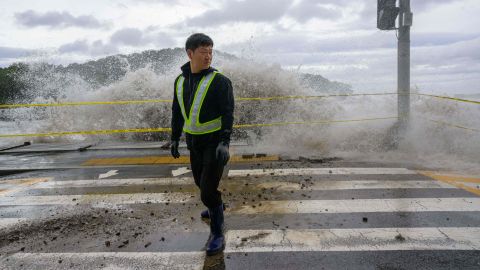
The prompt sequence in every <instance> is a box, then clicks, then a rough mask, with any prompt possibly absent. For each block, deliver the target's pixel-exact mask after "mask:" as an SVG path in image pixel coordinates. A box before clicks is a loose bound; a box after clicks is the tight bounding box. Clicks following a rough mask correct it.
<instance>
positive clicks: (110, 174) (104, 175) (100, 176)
mask: <svg viewBox="0 0 480 270" xmlns="http://www.w3.org/2000/svg"><path fill="white" fill-rule="evenodd" d="M117 174H118V170H110V171H108V172H106V173H102V174H100V175H99V176H98V179H102V178H107V177H110V176H114V175H117Z"/></svg>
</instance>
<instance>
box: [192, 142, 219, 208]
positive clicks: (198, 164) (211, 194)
mask: <svg viewBox="0 0 480 270" xmlns="http://www.w3.org/2000/svg"><path fill="white" fill-rule="evenodd" d="M216 148H217V145H216V144H207V145H204V146H202V147H191V148H190V164H191V165H192V173H193V178H194V179H195V184H196V185H197V186H198V187H199V188H200V197H201V199H202V202H203V204H204V205H205V206H206V207H208V208H214V207H218V206H220V205H222V193H221V192H220V191H219V190H218V185H219V184H220V179H221V178H222V174H223V167H224V165H223V164H220V163H219V162H218V161H217V159H216V157H215V151H216Z"/></svg>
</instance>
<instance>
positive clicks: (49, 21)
mask: <svg viewBox="0 0 480 270" xmlns="http://www.w3.org/2000/svg"><path fill="white" fill-rule="evenodd" d="M411 2H412V11H413V13H414V20H413V27H412V70H411V72H412V80H411V81H412V87H418V88H419V89H420V91H423V92H429V93H439V94H444V93H446V94H458V93H480V30H479V27H478V26H479V25H480V15H479V14H480V1H478V0H411ZM376 5H377V1H376V0H243V1H240V0H217V1H211V0H208V1H206V0H195V1H192V0H119V1H114V0H102V1H99V0H82V1H78V0H42V1H35V0H30V1H27V0H1V2H0V16H1V18H2V23H1V24H0V66H7V65H9V64H11V63H13V62H18V61H39V60H43V61H48V62H51V63H62V64H65V63H70V62H83V61H86V60H88V59H96V58H99V57H103V56H105V55H112V54H116V53H131V52H139V51H143V50H145V49H162V48H169V47H183V46H184V42H185V39H186V37H187V36H188V35H189V34H191V33H194V32H204V33H206V34H208V35H210V36H211V37H212V38H213V39H214V42H215V49H219V50H222V51H225V52H228V53H232V54H235V55H237V56H241V57H245V58H252V59H257V60H260V61H264V62H268V63H278V64H280V65H282V66H283V67H285V68H288V69H292V70H300V71H301V72H309V73H316V74H321V75H323V76H325V77H326V78H328V79H331V80H337V81H342V82H346V83H349V84H351V85H353V87H354V89H355V90H356V91H359V92H383V91H392V90H395V89H396V72H397V71H396V59H397V58H396V57H397V54H396V36H395V31H380V30H377V29H376Z"/></svg>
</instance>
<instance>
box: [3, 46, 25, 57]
mask: <svg viewBox="0 0 480 270" xmlns="http://www.w3.org/2000/svg"><path fill="white" fill-rule="evenodd" d="M31 53H32V51H31V50H27V49H22V48H12V47H0V59H12V58H20V57H25V56H28V55H30V54H31Z"/></svg>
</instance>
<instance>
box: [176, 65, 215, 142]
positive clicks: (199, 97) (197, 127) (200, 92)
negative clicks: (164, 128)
mask: <svg viewBox="0 0 480 270" xmlns="http://www.w3.org/2000/svg"><path fill="white" fill-rule="evenodd" d="M217 73H218V72H216V71H214V72H210V73H208V74H207V75H205V76H203V78H202V79H201V80H200V83H199V84H198V88H197V92H196V93H195V97H194V98H193V103H192V106H191V107H190V113H189V114H188V117H187V114H186V113H185V104H184V102H183V82H184V81H185V78H184V77H183V76H182V75H180V77H179V78H178V81H177V87H176V88H177V89H176V90H177V91H176V93H177V100H178V103H179V105H180V109H181V110H182V115H183V119H185V125H184V126H183V131H185V132H186V133H189V134H195V135H199V134H207V133H212V132H215V131H217V130H220V129H221V128H222V117H221V116H220V117H218V118H216V119H213V120H212V121H208V122H206V123H200V110H201V109H202V105H203V100H204V99H205V96H206V95H207V92H208V89H209V88H210V84H211V83H212V81H213V78H215V75H217Z"/></svg>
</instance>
